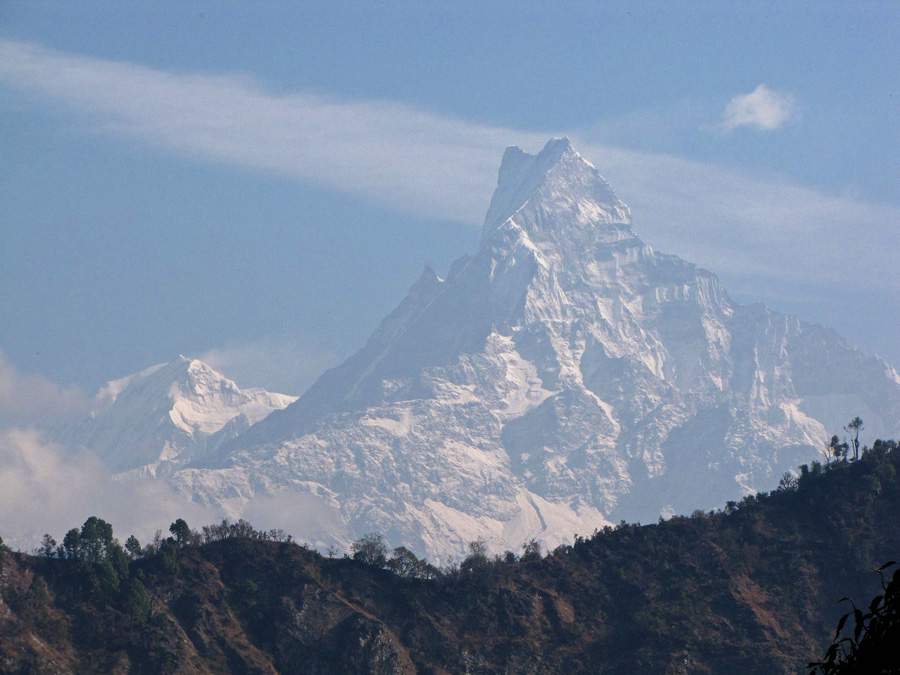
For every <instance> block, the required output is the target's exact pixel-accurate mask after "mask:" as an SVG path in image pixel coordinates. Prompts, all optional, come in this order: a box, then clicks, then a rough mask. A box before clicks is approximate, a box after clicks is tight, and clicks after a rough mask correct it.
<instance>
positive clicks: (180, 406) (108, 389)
mask: <svg viewBox="0 0 900 675" xmlns="http://www.w3.org/2000/svg"><path fill="white" fill-rule="evenodd" d="M295 400H297V399H296V397H295V396H285V395H284V394H272V393H269V392H267V391H265V390H263V389H240V388H239V387H238V386H237V385H236V384H235V383H234V382H232V381H231V380H229V379H227V378H225V377H223V376H222V375H220V374H219V373H217V372H215V371H214V370H212V369H211V368H210V367H209V366H207V365H206V364H205V363H203V362H202V361H198V360H196V359H186V358H185V357H183V356H179V357H178V358H177V359H175V360H174V361H172V362H171V363H168V364H159V365H157V366H153V367H151V368H148V369H146V370H144V371H142V372H140V373H137V374H135V375H131V376H129V377H125V378H122V379H120V380H114V381H112V382H109V383H108V384H107V385H106V386H105V387H103V388H102V389H101V390H100V391H99V392H98V393H97V395H96V397H95V398H94V404H93V406H92V409H91V412H90V416H89V418H88V419H85V420H81V421H80V422H78V423H77V424H76V425H75V426H73V427H68V428H66V429H63V430H60V431H59V432H57V435H58V436H59V437H60V438H61V439H62V440H64V441H66V442H67V443H68V444H70V445H72V446H75V447H77V446H84V447H87V448H88V449H90V450H91V451H93V452H94V453H96V454H97V455H98V456H99V457H100V458H101V459H102V460H103V461H104V462H105V463H106V464H107V465H108V466H110V467H111V468H112V469H113V470H115V471H118V472H124V471H135V472H137V473H140V474H149V475H156V474H157V473H161V474H165V473H168V472H170V471H172V470H173V469H174V468H176V467H178V466H183V465H184V464H186V463H187V462H188V461H189V460H191V459H196V458H197V457H200V456H202V455H203V454H205V453H208V452H212V451H214V450H215V449H216V448H218V447H219V446H220V445H221V444H222V443H223V442H224V441H226V440H228V439H231V438H234V437H235V436H237V435H238V434H239V433H240V432H242V431H245V430H246V429H248V428H249V427H250V426H251V425H252V424H254V423H256V422H259V421H260V420H262V419H263V418H265V417H266V416H267V415H268V414H269V413H271V412H272V411H273V410H279V409H281V408H284V407H285V406H287V405H289V404H290V403H293V402H294V401H295Z"/></svg>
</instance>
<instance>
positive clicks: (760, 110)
mask: <svg viewBox="0 0 900 675" xmlns="http://www.w3.org/2000/svg"><path fill="white" fill-rule="evenodd" d="M795 114H796V105H795V103H794V96H793V94H790V93H788V92H780V91H773V90H771V89H769V88H768V87H767V86H766V85H765V84H761V85H759V86H758V87H757V88H756V89H754V90H753V91H751V92H750V93H749V94H738V95H737V96H735V97H734V98H732V99H731V100H730V101H729V102H728V105H727V106H725V115H724V119H723V120H722V124H721V126H722V128H723V129H725V130H726V131H732V130H734V129H737V128H738V127H751V128H753V129H758V130H759V131H774V130H775V129H779V128H780V127H782V126H783V125H784V124H785V122H788V121H789V120H791V119H793V118H794V117H795Z"/></svg>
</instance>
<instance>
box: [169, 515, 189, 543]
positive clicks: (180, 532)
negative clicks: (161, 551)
mask: <svg viewBox="0 0 900 675" xmlns="http://www.w3.org/2000/svg"><path fill="white" fill-rule="evenodd" d="M169 532H171V533H172V536H173V537H174V538H175V543H176V544H178V546H179V547H183V546H187V545H188V544H189V543H190V541H191V528H190V527H188V524H187V523H186V522H185V520H184V518H179V519H178V520H176V521H175V522H174V523H172V524H171V525H169Z"/></svg>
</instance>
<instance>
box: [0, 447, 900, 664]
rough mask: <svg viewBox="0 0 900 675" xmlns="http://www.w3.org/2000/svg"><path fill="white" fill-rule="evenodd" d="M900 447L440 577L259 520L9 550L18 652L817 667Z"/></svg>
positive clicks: (7, 616) (887, 496) (876, 538)
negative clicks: (133, 544) (718, 507)
mask: <svg viewBox="0 0 900 675" xmlns="http://www.w3.org/2000/svg"><path fill="white" fill-rule="evenodd" d="M893 447H894V446H893V444H877V446H876V449H875V450H873V451H870V452H868V453H867V454H866V455H865V457H864V458H863V459H862V460H860V461H858V462H851V463H839V464H835V465H832V466H831V467H826V468H824V469H823V468H821V467H818V465H814V466H813V468H812V469H811V470H806V469H804V471H803V473H802V475H801V476H800V478H799V480H798V481H797V482H796V485H790V484H789V485H786V486H785V487H783V488H782V489H780V490H778V491H776V492H773V493H771V494H769V495H760V496H758V497H748V498H747V499H745V500H744V501H742V502H740V503H739V504H734V503H729V504H728V505H727V506H726V507H725V509H724V510H723V511H722V512H717V513H697V514H694V515H693V516H692V517H689V518H688V517H679V518H673V519H671V520H668V521H666V522H661V523H658V524H653V525H622V526H620V527H618V528H615V529H608V530H606V531H604V532H599V533H596V534H595V535H594V536H592V537H590V538H586V539H579V540H578V541H577V542H576V543H575V545H574V546H566V547H560V548H559V549H557V550H556V551H554V552H553V553H552V554H550V555H547V556H545V557H543V558H541V557H540V556H538V555H533V554H532V555H529V556H525V557H526V558H527V559H526V560H523V561H514V560H513V558H514V556H511V555H510V556H508V557H503V556H500V557H497V558H488V557H485V556H482V555H474V556H472V557H471V558H469V559H468V560H466V561H465V562H464V563H463V564H462V566H461V569H454V570H445V571H444V573H443V574H441V575H439V576H438V578H417V577H418V576H434V575H431V574H424V575H422V574H420V572H421V571H422V570H421V568H417V567H416V566H415V565H414V564H412V565H407V566H405V567H403V568H397V569H399V570H400V571H402V572H403V575H401V574H397V573H395V572H393V571H390V570H388V569H383V568H381V567H379V566H377V565H371V564H365V563H363V562H361V561H358V560H353V559H349V558H343V559H326V558H323V557H321V556H320V555H318V554H317V553H315V552H313V551H310V550H307V549H305V548H303V547H301V546H298V545H296V544H293V543H288V542H284V541H264V540H260V539H254V538H250V536H248V535H250V534H252V533H249V532H244V533H243V536H228V537H227V538H223V539H221V540H220V541H214V542H212V543H206V544H200V543H197V542H196V537H195V541H194V543H190V538H189V537H188V536H184V537H182V538H181V543H180V544H176V543H174V542H170V543H164V544H163V545H162V546H161V547H160V548H159V550H157V551H156V552H155V553H154V554H153V555H149V556H146V557H142V558H140V559H137V560H134V561H131V562H129V561H128V560H127V559H125V558H124V556H123V555H119V554H118V553H115V551H114V548H115V547H114V546H112V545H111V546H110V549H109V551H110V553H109V555H106V556H105V554H103V552H102V551H101V552H100V553H99V554H97V555H95V556H94V559H93V561H90V560H87V558H88V557H89V556H88V555H87V554H83V555H80V558H81V559H80V560H76V559H74V558H72V557H70V558H69V559H58V558H55V557H54V558H45V557H40V556H29V555H24V554H18V553H12V552H10V551H8V550H6V551H4V552H3V553H2V554H0V672H3V673H7V672H48V673H50V672H79V673H80V672H126V671H128V672H154V673H156V672H229V671H230V672H260V673H266V672H271V673H274V672H302V673H347V672H372V673H413V672H420V673H548V672H562V673H576V672H585V673H599V672H602V673H604V674H609V673H623V674H624V673H667V674H668V673H672V674H674V673H728V674H729V675H731V674H732V673H742V674H747V675H751V674H755V673H759V674H760V675H763V674H765V675H772V674H773V673H797V672H805V671H806V669H805V664H806V663H807V662H808V661H810V660H813V659H814V658H816V657H818V656H821V655H822V654H823V653H824V650H825V648H826V647H827V645H828V644H829V643H830V641H831V638H832V637H833V631H834V626H835V625H836V623H837V619H838V617H839V616H840V615H841V614H842V613H843V608H842V607H839V606H838V604H837V600H838V599H839V598H841V597H843V596H850V597H853V598H856V599H857V600H858V601H860V603H864V604H867V603H868V600H869V599H871V598H872V596H873V595H874V594H875V593H876V591H878V590H879V589H880V586H879V577H878V575H877V574H876V573H875V572H874V570H875V568H876V567H878V566H879V565H880V564H881V563H883V562H885V561H887V560H892V559H897V558H898V557H900V518H897V512H898V506H900V478H898V471H897V469H898V468H900V452H897V451H896V450H894V449H893ZM101 522H102V521H101ZM227 534H228V533H227V532H225V533H224V534H223V536H225V535H227ZM276 538H277V537H276ZM70 543H71V542H70ZM119 550H121V549H119ZM95 553H96V551H95ZM407 562H411V561H410V559H407ZM395 567H396V565H395Z"/></svg>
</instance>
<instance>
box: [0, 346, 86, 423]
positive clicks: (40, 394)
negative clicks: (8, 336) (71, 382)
mask: <svg viewBox="0 0 900 675" xmlns="http://www.w3.org/2000/svg"><path fill="white" fill-rule="evenodd" d="M88 406H89V400H88V397H87V396H86V395H85V394H84V393H83V392H82V391H81V390H80V389H78V388H77V387H70V388H68V389H66V388H63V387H60V386H59V385H58V384H55V383H54V382H51V381H50V380H47V379H45V378H43V377H40V376H38V375H23V374H22V373H20V372H19V371H18V369H17V368H16V367H15V366H14V365H13V364H11V363H10V362H9V361H8V360H7V359H6V355H5V354H4V353H3V350H2V349H0V426H3V425H8V424H17V425H20V426H28V425H38V426H46V425H47V424H49V423H54V422H60V421H62V420H65V419H68V418H70V417H72V416H73V415H77V414H78V413H81V412H85V411H86V410H87V409H88Z"/></svg>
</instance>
